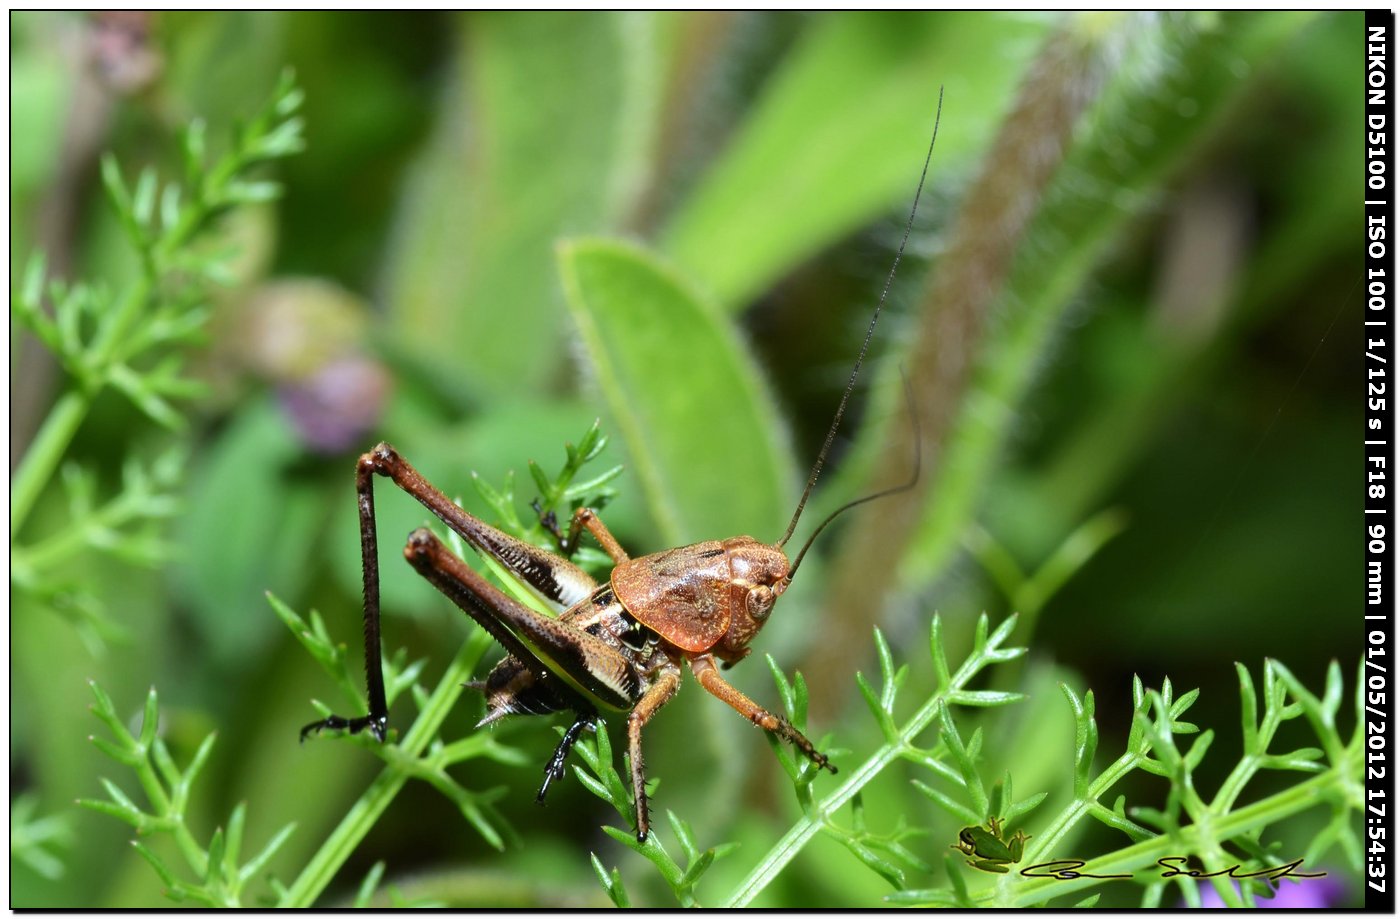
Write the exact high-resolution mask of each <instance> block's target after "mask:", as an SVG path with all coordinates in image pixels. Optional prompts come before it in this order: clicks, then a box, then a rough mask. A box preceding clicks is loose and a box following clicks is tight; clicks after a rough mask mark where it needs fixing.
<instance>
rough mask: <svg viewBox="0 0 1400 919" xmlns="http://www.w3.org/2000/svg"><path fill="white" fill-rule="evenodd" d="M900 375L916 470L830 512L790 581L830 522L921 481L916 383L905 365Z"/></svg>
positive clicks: (797, 560)
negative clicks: (902, 380)
mask: <svg viewBox="0 0 1400 919" xmlns="http://www.w3.org/2000/svg"><path fill="white" fill-rule="evenodd" d="M899 375H900V376H902V377H904V402H905V404H906V405H907V406H908V407H909V428H910V432H911V433H912V434H913V437H914V471H913V472H911V473H909V481H907V482H905V483H904V484H903V485H896V486H894V487H893V488H885V489H882V490H880V491H877V492H875V493H874V494H873V495H866V496H865V497H864V498H856V499H855V500H854V501H848V502H846V503H845V504H843V505H841V506H840V507H838V508H837V509H836V510H834V511H832V512H831V513H830V514H827V516H826V519H825V520H823V521H822V522H821V523H819V524H817V528H816V529H815V530H813V531H812V535H811V536H808V537H807V541H806V542H805V543H803V544H802V550H801V551H800V552H798V553H797V557H796V558H794V559H793V560H792V567H791V568H789V569H788V573H787V580H788V582H789V583H791V582H792V579H793V577H794V576H795V575H796V574H797V568H798V566H799V565H801V564H802V559H803V557H804V556H805V555H806V554H807V550H808V549H810V548H812V543H814V542H816V541H817V537H818V536H820V535H821V532H822V530H825V529H826V525H827V524H828V523H830V522H831V521H833V520H835V519H836V518H837V517H839V516H841V515H842V514H844V513H845V512H846V511H848V510H850V509H851V508H853V507H858V506H860V505H862V504H864V503H865V502H867V501H874V500H875V499H876V498H884V497H888V496H889V495H893V494H897V493H899V492H901V491H908V490H909V489H911V488H913V487H914V485H915V484H916V483H917V482H918V481H919V470H920V469H921V468H922V466H923V437H922V436H921V435H920V433H919V410H918V407H917V406H915V405H914V384H912V383H910V382H909V377H908V375H907V374H905V372H904V368H903V367H901V368H900V369H899Z"/></svg>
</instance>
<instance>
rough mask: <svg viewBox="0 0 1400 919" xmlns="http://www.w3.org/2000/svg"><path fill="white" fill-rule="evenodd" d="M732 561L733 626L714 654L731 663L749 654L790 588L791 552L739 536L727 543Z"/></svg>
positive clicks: (730, 611) (727, 554) (730, 602)
mask: <svg viewBox="0 0 1400 919" xmlns="http://www.w3.org/2000/svg"><path fill="white" fill-rule="evenodd" d="M723 546H724V557H725V559H726V561H727V562H728V568H729V583H728V585H727V589H728V594H729V596H728V597H727V601H728V602H727V603H726V604H725V606H726V607H727V611H728V616H729V623H728V627H727V628H726V629H725V632H724V635H723V637H721V638H720V640H719V642H718V643H717V644H716V645H715V648H714V652H715V655H716V656H717V657H719V658H720V660H725V661H729V662H731V663H733V662H736V661H739V660H742V659H743V658H744V657H745V656H747V655H748V653H749V642H751V641H753V639H754V636H755V635H757V634H758V631H759V629H761V628H763V626H764V623H766V622H767V621H768V615H769V614H770V613H772V612H773V604H774V603H776V602H777V600H778V597H779V596H781V595H782V593H783V591H784V590H786V589H787V586H788V573H789V571H791V566H790V565H789V564H788V557H787V553H785V552H784V551H783V550H782V548H781V547H779V546H770V545H768V544H766V543H761V542H759V541H758V540H756V539H754V538H753V537H752V536H735V537H734V538H732V539H726V540H724V542H723Z"/></svg>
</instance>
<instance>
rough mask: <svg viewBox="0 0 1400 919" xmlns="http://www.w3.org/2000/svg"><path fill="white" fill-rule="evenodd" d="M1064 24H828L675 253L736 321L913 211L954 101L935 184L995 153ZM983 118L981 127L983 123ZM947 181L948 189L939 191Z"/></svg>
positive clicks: (773, 86) (784, 78) (669, 247)
mask: <svg viewBox="0 0 1400 919" xmlns="http://www.w3.org/2000/svg"><path fill="white" fill-rule="evenodd" d="M1052 21H1053V20H1052V19H1050V18H1048V17H1046V18H1035V17H1030V16H1025V15H1016V16H1010V15H992V14H987V13H964V14H957V15H950V14H918V15H913V14H909V13H899V14H892V13H887V12H886V13H845V14H841V15H832V16H826V17H823V18H821V19H820V20H817V21H815V22H814V23H813V25H812V26H811V27H810V28H809V29H808V30H807V31H806V33H805V35H804V36H803V38H802V39H801V40H800V41H799V44H798V46H797V47H796V48H795V49H794V50H793V51H792V53H791V54H790V55H789V57H788V59H787V60H786V61H785V62H784V63H783V65H782V66H781V68H780V70H779V72H778V73H777V74H775V75H774V76H773V77H772V79H771V80H770V82H769V85H768V86H767V87H766V88H765V91H764V93H763V95H762V97H761V98H760V99H759V100H758V101H757V102H756V103H755V104H754V107H753V109H752V113H751V114H750V115H749V117H748V119H747V120H746V121H745V122H744V124H743V126H742V127H741V128H740V129H739V133H738V136H737V137H736V138H735V139H734V141H733V143H732V144H731V145H730V146H729V148H728V150H727V151H726V152H725V154H724V155H723V156H722V158H721V159H720V160H719V161H718V162H717V163H716V164H715V165H714V167H713V169H712V170H711V171H710V174H709V176H708V177H707V178H706V179H705V180H704V181H703V182H702V184H701V186H700V187H699V188H698V189H696V191H695V193H694V194H693V195H692V196H691V198H690V200H689V201H688V202H687V203H686V205H685V206H684V207H683V209H682V210H681V211H680V212H679V213H678V214H677V215H676V217H675V218H674V220H673V221H672V222H671V225H670V227H669V228H668V230H667V231H666V234H665V237H664V240H665V242H664V246H663V248H664V249H665V250H666V252H667V253H668V254H670V255H671V256H672V257H673V258H674V259H675V260H676V262H677V264H679V265H680V266H682V267H683V268H685V269H686V270H687V271H688V273H690V274H691V275H693V276H694V277H696V278H703V279H704V281H705V283H706V284H707V285H708V287H709V289H710V290H712V291H713V292H714V294H715V296H716V297H717V298H718V299H719V301H720V302H721V303H722V304H723V305H724V306H725V307H726V308H731V309H732V308H739V307H742V306H744V305H746V304H747V303H748V302H749V301H750V300H751V299H752V298H753V297H754V296H755V295H756V294H758V293H759V292H761V291H763V290H764V289H766V288H767V287H768V286H769V285H770V284H772V283H773V281H774V280H776V279H777V278H778V277H780V276H781V275H782V274H783V273H784V272H787V271H790V270H791V269H792V268H793V266H794V265H796V264H798V263H799V262H801V261H802V260H803V259H807V258H811V257H812V256H813V255H814V254H815V253H817V252H819V251H820V250H821V249H822V248H823V247H825V246H828V245H830V244H831V243H832V242H834V241H835V240H837V239H839V238H840V237H841V236H842V235H843V234H846V233H849V232H851V230H852V229H854V228H855V227H858V226H860V225H861V224H862V223H865V222H867V221H869V220H870V219H872V218H873V217H875V216H877V215H879V214H881V213H882V212H883V211H884V210H885V209H887V208H889V207H890V206H892V205H894V204H896V203H898V202H902V201H906V200H908V198H909V197H910V196H911V195H912V194H913V191H914V183H915V180H916V179H917V178H918V175H919V168H920V166H921V165H922V162H923V152H924V150H925V148H926V147H927V146H928V140H929V134H930V132H931V131H932V129H933V115H934V111H935V109H936V107H937V103H938V91H939V87H940V86H946V88H947V100H946V102H945V106H944V118H943V123H942V126H941V127H940V128H939V137H938V149H937V150H936V151H935V152H934V165H933V167H932V173H933V175H934V176H935V177H937V176H938V175H939V174H940V170H942V169H944V168H945V167H946V165H947V164H948V163H951V162H957V161H959V160H962V159H965V158H966V157H968V156H969V155H970V154H972V153H974V152H975V151H977V150H979V149H980V148H981V147H982V146H983V145H984V144H985V143H986V142H987V140H988V139H989V137H990V132H991V130H992V128H993V127H994V126H995V124H996V121H995V119H991V118H987V117H986V113H987V112H988V111H1000V110H1001V109H1003V108H1004V107H1005V106H1006V103H1007V101H1008V99H1009V98H1010V94H1011V91H1012V89H1013V88H1014V86H1015V82H1016V79H1017V77H1018V75H1019V74H1020V72H1021V67H1022V64H1023V62H1024V61H1025V59H1026V58H1027V56H1028V55H1029V54H1030V53H1031V52H1033V51H1034V49H1035V44H1036V41H1035V39H1036V38H1037V37H1038V36H1040V35H1041V34H1042V33H1043V32H1044V30H1045V28H1046V25H1047V24H1048V23H1050V22H1052ZM973 113H975V117H974V114H973ZM936 182H937V178H935V183H936Z"/></svg>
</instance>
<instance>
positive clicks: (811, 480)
mask: <svg viewBox="0 0 1400 919" xmlns="http://www.w3.org/2000/svg"><path fill="white" fill-rule="evenodd" d="M942 118H943V87H941V86H940V87H939V88H938V112H937V113H936V114H935V115H934V116H933V138H932V139H931V140H930V141H929V143H928V155H927V156H925V157H924V171H923V172H921V173H920V174H919V187H918V188H917V189H916V190H915V191H914V206H913V207H911V208H909V222H908V223H906V224H905V225H904V238H903V239H901V240H900V241H899V251H898V252H896V253H895V255H894V264H893V265H891V266H890V273H889V276H888V277H886V278H885V287H884V290H882V291H880V302H879V303H877V304H876V305H875V315H873V316H871V317H870V327H869V328H868V329H866V330H865V341H864V342H862V343H861V346H860V354H858V355H856V365H855V366H854V367H852V368H851V379H850V381H849V382H847V383H846V391H845V392H843V393H842V394H841V404H840V405H838V406H837V407H836V417H835V418H833V419H832V421H831V430H829V431H827V432H826V443H824V444H822V449H821V452H820V453H818V454H817V462H816V463H815V464H814V465H813V466H812V474H811V475H810V476H808V477H807V487H806V488H804V489H803V490H802V498H801V500H799V501H798V502H797V510H796V511H795V512H794V513H793V515H792V522H790V523H789V524H788V527H787V532H785V533H783V538H782V539H780V540H778V547H779V548H782V547H783V546H784V545H786V544H787V541H788V540H789V539H791V538H792V533H793V531H794V530H796V529H797V521H798V520H799V519H800V518H801V517H802V509H803V508H804V507H806V506H807V498H808V497H810V496H811V494H812V489H813V488H814V487H815V486H816V484H817V477H818V476H819V475H821V473H822V466H823V465H825V464H826V454H827V451H829V450H830V449H831V442H832V441H834V440H835V439H836V429H837V428H839V427H841V416H842V415H844V414H846V403H847V402H848V401H849V400H850V398H851V390H853V389H855V385H856V377H857V376H859V375H860V365H861V364H862V363H863V362H864V361H865V352H866V351H867V350H869V348H870V339H871V337H872V336H873V335H874V334H875V323H877V322H879V321H880V311H881V310H883V309H884V308H885V298H886V297H888V296H889V293H890V285H891V284H892V283H894V275H895V272H896V271H898V270H899V260H900V259H901V258H902V257H903V256H904V246H905V244H906V243H907V242H909V234H910V232H911V231H912V230H913V229H914V214H915V213H916V212H917V211H918V210H919V196H920V195H922V194H923V192H924V179H926V178H928V166H929V163H930V162H932V161H933V145H934V144H935V143H937V142H938V122H939V121H940V120H941V119H942ZM881 494H883V492H882V493H881ZM869 497H870V498H875V497H879V495H870V496H869ZM866 500H869V498H862V499H860V501H866ZM860 501H857V502H856V503H860ZM848 506H849V505H848ZM827 522H828V523H829V522H830V519H829V518H828V520H827ZM825 525H826V523H823V524H822V526H825ZM803 551H804V552H805V551H806V549H805V548H804V549H803Z"/></svg>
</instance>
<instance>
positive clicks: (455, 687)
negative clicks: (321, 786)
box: [278, 631, 491, 909]
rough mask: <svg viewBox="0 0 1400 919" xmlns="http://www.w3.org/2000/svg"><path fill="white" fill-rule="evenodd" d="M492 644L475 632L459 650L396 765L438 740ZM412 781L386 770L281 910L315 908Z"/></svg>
mask: <svg viewBox="0 0 1400 919" xmlns="http://www.w3.org/2000/svg"><path fill="white" fill-rule="evenodd" d="M490 644H491V641H490V636H488V635H487V634H486V633H485V632H481V631H477V632H476V633H475V634H474V635H472V637H470V638H468V639H467V640H466V641H464V642H463V643H462V647H461V649H459V650H458V651H457V655H456V656H455V657H454V658H453V659H452V662H451V663H450V664H448V666H447V672H446V673H444V674H443V675H442V679H441V680H439V681H438V685H437V688H436V689H434V690H433V694H432V695H431V696H430V697H429V698H428V702H427V704H426V705H424V706H423V711H422V712H421V713H420V714H419V715H418V717H417V719H415V720H414V722H413V726H412V727H411V728H409V729H408V733H407V734H405V735H404V738H403V741H402V742H401V743H400V744H399V750H398V751H397V753H398V754H399V756H396V757H395V758H396V759H397V758H400V757H409V758H416V757H418V756H419V755H421V754H422V752H423V751H424V750H425V749H426V748H427V746H428V744H429V743H431V742H432V739H433V738H434V737H436V736H437V732H438V728H440V727H441V726H442V722H443V721H444V720H445V719H446V718H447V713H448V712H450V711H451V710H452V706H453V705H454V704H455V703H456V701H457V699H458V698H459V697H460V696H461V694H462V683H463V682H464V681H466V680H467V678H469V677H470V676H471V673H472V670H473V669H475V667H476V664H477V662H478V661H480V660H481V656H482V655H483V654H485V653H486V649H487V648H488V647H489V646H490ZM411 777H412V773H410V772H409V771H407V770H405V769H403V768H400V767H398V766H395V765H388V766H385V768H384V770H383V771H382V772H380V773H379V775H378V776H377V777H376V778H375V780H374V781H373V782H372V783H370V786H369V788H367V789H365V793H364V794H363V795H361V796H360V798H359V800H358V801H357V802H356V803H355V806H354V807H352V808H350V812H349V813H347V814H346V815H345V817H344V819H342V820H341V821H340V825H339V826H337V827H336V828H335V830H334V831H332V833H331V835H330V836H329V837H328V838H327V839H326V841H325V843H324V844H322V846H321V848H320V849H319V850H318V851H317V852H316V854H315V855H314V856H313V857H312V859H311V861H310V862H309V863H308V864H307V866H306V868H304V869H303V870H302V872H301V874H300V875H299V876H298V877H297V879H296V880H295V881H294V882H292V885H291V886H290V887H289V888H287V891H286V893H285V894H283V896H282V899H281V901H280V902H279V903H278V906H279V907H289V908H293V909H307V908H309V907H311V906H312V905H313V904H314V903H315V902H316V898H317V897H319V896H320V895H321V893H322V892H323V891H324V890H325V889H326V887H327V886H329V884H330V882H331V881H332V880H333V879H334V878H335V875H336V872H337V871H339V870H340V867H341V866H342V865H344V864H345V861H346V859H348V858H349V857H350V855H351V853H353V852H354V851H355V847H356V846H358V845H359V844H360V841H361V840H362V839H364V838H365V836H366V835H367V834H368V833H369V831H370V829H371V828H372V827H373V826H374V824H375V822H376V821H378V819H379V817H380V815H381V814H383V813H384V811H385V809H386V808H388V806H389V803H390V802H391V801H393V800H394V796H395V795H397V794H398V793H399V790H400V789H401V788H403V786H404V784H405V783H406V782H408V780H409V779H410V778H411Z"/></svg>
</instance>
